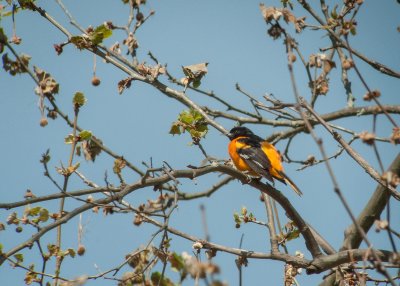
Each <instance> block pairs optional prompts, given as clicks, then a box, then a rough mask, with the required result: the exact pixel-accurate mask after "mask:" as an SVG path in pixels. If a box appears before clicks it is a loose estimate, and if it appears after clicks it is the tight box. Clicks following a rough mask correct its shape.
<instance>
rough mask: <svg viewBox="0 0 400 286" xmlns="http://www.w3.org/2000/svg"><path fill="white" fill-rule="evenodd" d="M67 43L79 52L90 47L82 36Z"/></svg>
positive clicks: (88, 42) (74, 37) (75, 37)
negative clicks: (71, 44)
mask: <svg viewBox="0 0 400 286" xmlns="http://www.w3.org/2000/svg"><path fill="white" fill-rule="evenodd" d="M69 41H70V42H71V43H73V44H74V45H75V46H76V47H77V48H78V49H79V50H83V49H85V48H89V47H90V46H91V43H90V41H89V40H88V39H86V38H85V37H82V36H73V37H71V39H70V40H69Z"/></svg>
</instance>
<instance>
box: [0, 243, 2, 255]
mask: <svg viewBox="0 0 400 286" xmlns="http://www.w3.org/2000/svg"><path fill="white" fill-rule="evenodd" d="M2 253H3V244H1V243H0V254H2Z"/></svg>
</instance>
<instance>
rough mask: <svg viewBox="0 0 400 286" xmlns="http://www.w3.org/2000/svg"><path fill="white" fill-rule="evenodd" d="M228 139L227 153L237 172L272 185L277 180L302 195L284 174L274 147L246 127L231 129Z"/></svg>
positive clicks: (279, 156)
mask: <svg viewBox="0 0 400 286" xmlns="http://www.w3.org/2000/svg"><path fill="white" fill-rule="evenodd" d="M228 137H229V139H230V140H231V142H230V143H229V146H228V152H229V155H230V156H231V158H232V161H233V163H234V164H235V166H236V168H237V169H238V170H240V171H242V172H246V173H247V174H248V175H250V176H256V177H260V176H261V177H264V178H266V179H268V180H269V181H271V182H272V183H274V179H277V180H278V181H280V182H282V183H284V184H285V185H286V184H288V185H289V186H290V187H291V188H292V189H293V190H294V191H295V192H296V194H298V195H299V196H301V195H302V194H303V193H302V192H301V191H300V190H299V188H298V187H297V186H296V185H295V183H293V181H292V180H291V179H289V178H288V176H286V174H285V173H284V171H283V167H282V159H281V155H280V154H279V152H278V151H277V150H276V148H275V147H274V145H272V144H270V143H269V142H267V141H265V140H264V139H262V138H261V137H259V136H257V135H255V134H254V133H253V132H252V131H251V130H250V129H248V128H246V127H235V128H232V130H231V131H230V132H229V134H228Z"/></svg>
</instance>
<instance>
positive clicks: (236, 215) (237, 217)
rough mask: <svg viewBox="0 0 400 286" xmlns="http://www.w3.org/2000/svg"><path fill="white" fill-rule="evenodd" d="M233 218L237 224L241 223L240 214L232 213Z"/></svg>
mask: <svg viewBox="0 0 400 286" xmlns="http://www.w3.org/2000/svg"><path fill="white" fill-rule="evenodd" d="M233 218H234V220H235V223H237V224H241V223H242V220H241V219H240V216H239V214H238V213H234V214H233Z"/></svg>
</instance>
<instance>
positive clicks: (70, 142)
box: [64, 134, 74, 144]
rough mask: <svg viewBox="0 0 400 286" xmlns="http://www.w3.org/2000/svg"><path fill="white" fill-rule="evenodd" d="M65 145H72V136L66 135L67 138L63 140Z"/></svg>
mask: <svg viewBox="0 0 400 286" xmlns="http://www.w3.org/2000/svg"><path fill="white" fill-rule="evenodd" d="M64 142H65V144H72V143H73V142H74V135H72V134H68V136H67V137H65V138H64Z"/></svg>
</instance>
